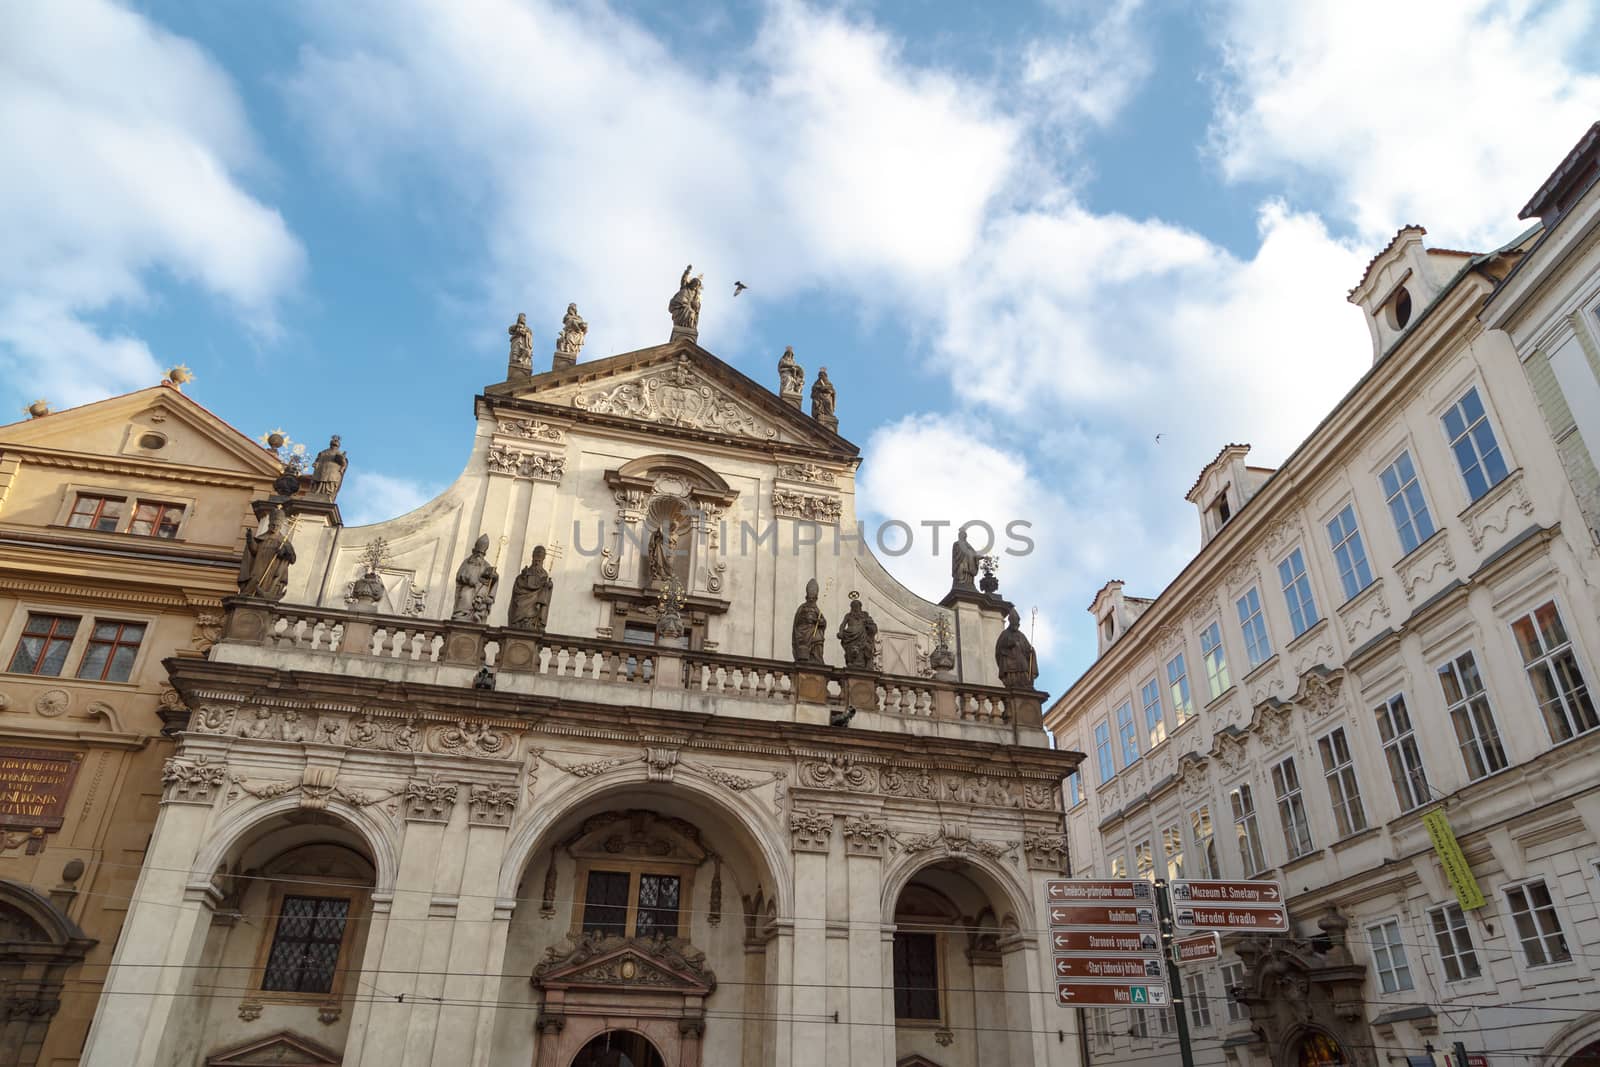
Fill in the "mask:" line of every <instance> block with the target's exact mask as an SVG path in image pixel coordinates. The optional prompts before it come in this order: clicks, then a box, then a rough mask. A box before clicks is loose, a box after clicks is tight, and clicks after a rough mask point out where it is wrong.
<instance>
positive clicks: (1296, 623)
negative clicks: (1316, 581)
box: [1278, 548, 1320, 637]
mask: <svg viewBox="0 0 1600 1067" xmlns="http://www.w3.org/2000/svg"><path fill="white" fill-rule="evenodd" d="M1278 580H1279V581H1280V582H1281V583H1282V584H1283V602H1284V604H1285V605H1286V606H1287V607H1288V609H1289V626H1290V628H1291V629H1293V630H1294V635H1295V636H1296V637H1299V636H1300V635H1301V634H1303V633H1305V632H1306V631H1307V630H1309V629H1311V628H1312V627H1313V626H1315V625H1316V624H1317V623H1318V622H1319V621H1320V620H1319V618H1318V616H1317V602H1316V599H1315V598H1314V597H1313V596H1312V595H1311V579H1310V578H1308V577H1306V557H1305V554H1304V553H1303V552H1301V551H1300V549H1298V548H1296V549H1295V550H1294V551H1293V552H1291V553H1289V554H1288V555H1287V556H1284V557H1283V559H1282V560H1281V561H1279V563H1278Z"/></svg>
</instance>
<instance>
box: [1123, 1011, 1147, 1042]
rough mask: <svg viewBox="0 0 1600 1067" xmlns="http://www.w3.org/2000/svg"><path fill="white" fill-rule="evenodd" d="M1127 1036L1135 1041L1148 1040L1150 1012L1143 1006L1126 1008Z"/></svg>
mask: <svg viewBox="0 0 1600 1067" xmlns="http://www.w3.org/2000/svg"><path fill="white" fill-rule="evenodd" d="M1128 1036H1129V1037H1131V1038H1133V1039H1134V1040H1135V1041H1149V1040H1150V1013H1149V1012H1148V1011H1147V1010H1145V1009H1144V1008H1129V1009H1128Z"/></svg>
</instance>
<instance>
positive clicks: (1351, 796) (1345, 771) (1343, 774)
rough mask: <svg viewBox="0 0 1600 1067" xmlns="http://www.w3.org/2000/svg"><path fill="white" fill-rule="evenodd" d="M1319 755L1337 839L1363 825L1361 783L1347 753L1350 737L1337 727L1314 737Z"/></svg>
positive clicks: (1341, 727)
mask: <svg viewBox="0 0 1600 1067" xmlns="http://www.w3.org/2000/svg"><path fill="white" fill-rule="evenodd" d="M1317 752H1318V754H1319V755H1321V757H1322V774H1323V777H1324V778H1326V779H1327V782H1328V799H1329V800H1331V801H1333V823H1334V827H1335V828H1336V829H1337V830H1338V832H1339V836H1340V837H1341V838H1344V837H1349V836H1350V835H1351V834H1359V833H1360V832H1361V831H1363V830H1365V829H1366V828H1367V811H1366V809H1365V808H1363V807H1362V806H1361V785H1360V783H1359V782H1358V781H1357V780H1356V768H1355V761H1354V760H1353V759H1352V758H1351V756H1350V740H1349V738H1347V737H1346V736H1345V732H1344V727H1343V726H1339V727H1335V728H1334V729H1332V730H1330V731H1328V732H1327V733H1325V734H1323V735H1322V736H1321V737H1320V738H1318V739H1317Z"/></svg>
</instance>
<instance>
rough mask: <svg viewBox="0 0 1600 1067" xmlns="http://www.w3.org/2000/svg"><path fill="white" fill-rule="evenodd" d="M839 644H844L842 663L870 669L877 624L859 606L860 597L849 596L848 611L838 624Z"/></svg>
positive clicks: (873, 655)
mask: <svg viewBox="0 0 1600 1067" xmlns="http://www.w3.org/2000/svg"><path fill="white" fill-rule="evenodd" d="M839 644H841V645H843V646H844V665H845V666H846V667H855V668H857V669H859V670H871V669H872V668H873V665H874V664H873V661H874V660H875V659H876V658H877V653H878V624H877V623H876V622H873V621H872V616H871V615H869V614H867V610H866V609H865V608H864V607H862V606H861V598H860V597H856V596H852V597H851V598H850V613H849V614H848V615H846V616H845V617H844V621H843V622H841V623H840V624H839Z"/></svg>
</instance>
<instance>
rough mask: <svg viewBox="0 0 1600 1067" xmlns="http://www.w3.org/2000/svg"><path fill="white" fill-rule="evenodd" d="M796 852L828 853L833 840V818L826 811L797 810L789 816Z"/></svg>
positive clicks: (790, 831)
mask: <svg viewBox="0 0 1600 1067" xmlns="http://www.w3.org/2000/svg"><path fill="white" fill-rule="evenodd" d="M789 833H790V834H791V835H793V842H792V844H793V848H794V850H795V851H796V852H826V851H828V844H829V842H830V841H831V840H832V838H833V816H832V815H831V814H830V813H828V812H826V811H817V810H814V809H807V808H796V809H795V810H794V812H793V813H791V814H790V816H789Z"/></svg>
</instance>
